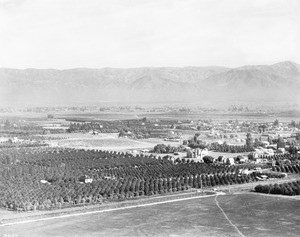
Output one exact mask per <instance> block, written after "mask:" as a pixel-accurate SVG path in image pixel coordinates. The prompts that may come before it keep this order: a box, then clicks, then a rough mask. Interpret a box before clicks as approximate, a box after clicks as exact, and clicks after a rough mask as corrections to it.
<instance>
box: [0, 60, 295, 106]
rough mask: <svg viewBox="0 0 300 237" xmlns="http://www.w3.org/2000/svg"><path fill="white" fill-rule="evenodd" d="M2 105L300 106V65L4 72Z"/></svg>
mask: <svg viewBox="0 0 300 237" xmlns="http://www.w3.org/2000/svg"><path fill="white" fill-rule="evenodd" d="M0 85H1V86H0V105H1V106H50V105H53V106H58V105H61V106H62V105H77V104H86V105H88V104H93V103H97V102H123V103H125V102H136V103H150V102H151V103H156V102H157V103H158V102H160V103H163V102H166V103H172V102H174V101H183V102H193V103H199V104H201V103H225V102H226V103H229V104H232V103H233V102H238V101H239V102H241V103H260V104H268V103H271V104H272V103H279V102H282V103H290V104H291V103H294V104H300V96H299V94H300V93H299V92H300V65H298V64H296V63H294V62H290V61H285V62H280V63H276V64H273V65H249V66H243V67H237V68H227V67H182V68H179V67H159V68H152V67H144V68H128V69H119V68H101V69H92V68H75V69H66V70H56V69H12V68H0Z"/></svg>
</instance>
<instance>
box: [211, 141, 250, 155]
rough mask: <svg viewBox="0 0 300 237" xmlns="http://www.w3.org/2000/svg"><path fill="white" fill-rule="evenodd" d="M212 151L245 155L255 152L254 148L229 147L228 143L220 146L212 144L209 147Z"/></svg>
mask: <svg viewBox="0 0 300 237" xmlns="http://www.w3.org/2000/svg"><path fill="white" fill-rule="evenodd" d="M209 149H210V150H213V151H216V152H229V153H243V152H253V151H254V149H253V147H247V146H232V145H228V144H226V143H223V144H218V143H212V144H211V145H210V146H209Z"/></svg>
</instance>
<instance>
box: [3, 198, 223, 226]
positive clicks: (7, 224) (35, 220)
mask: <svg viewBox="0 0 300 237" xmlns="http://www.w3.org/2000/svg"><path fill="white" fill-rule="evenodd" d="M216 195H218V194H210V195H205V196H193V197H186V198H180V199H172V200H166V201H161V202H152V203H144V204H137V205H132V206H126V207H117V208H111V209H105V210H98V211H90V212H82V213H73V214H67V215H60V216H53V217H44V218H40V219H34V220H27V221H19V222H11V223H5V224H0V227H4V226H12V225H18V224H27V223H32V222H38V221H48V220H54V219H62V218H67V217H75V216H83V215H92V214H97V213H104V212H111V211H119V210H126V209H133V208H139V207H145V206H154V205H159V204H165V203H172V202H180V201H185V200H192V199H201V198H208V197H214V196H216Z"/></svg>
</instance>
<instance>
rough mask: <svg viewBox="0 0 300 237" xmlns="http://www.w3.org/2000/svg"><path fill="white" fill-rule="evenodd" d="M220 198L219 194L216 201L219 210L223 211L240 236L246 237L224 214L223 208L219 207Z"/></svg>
mask: <svg viewBox="0 0 300 237" xmlns="http://www.w3.org/2000/svg"><path fill="white" fill-rule="evenodd" d="M218 196H219V194H217V195H216V197H215V201H216V204H217V206H218V208H219V209H220V210H221V211H222V213H223V215H224V216H225V218H226V220H227V221H228V222H229V224H230V225H232V226H233V227H234V228H235V229H236V231H237V232H238V233H239V235H240V236H242V237H246V236H245V235H243V233H242V232H241V231H240V230H239V228H238V227H237V226H236V225H235V224H233V223H232V222H231V220H230V219H229V218H228V216H227V215H226V213H225V212H224V210H223V208H222V207H221V206H220V205H219V202H218V200H217V198H218Z"/></svg>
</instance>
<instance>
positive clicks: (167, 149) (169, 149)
mask: <svg viewBox="0 0 300 237" xmlns="http://www.w3.org/2000/svg"><path fill="white" fill-rule="evenodd" d="M184 149H185V148H184V147H183V146H171V145H165V144H157V145H156V146H155V147H154V148H153V152H154V153H159V154H163V153H174V152H181V151H183V150H184Z"/></svg>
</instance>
